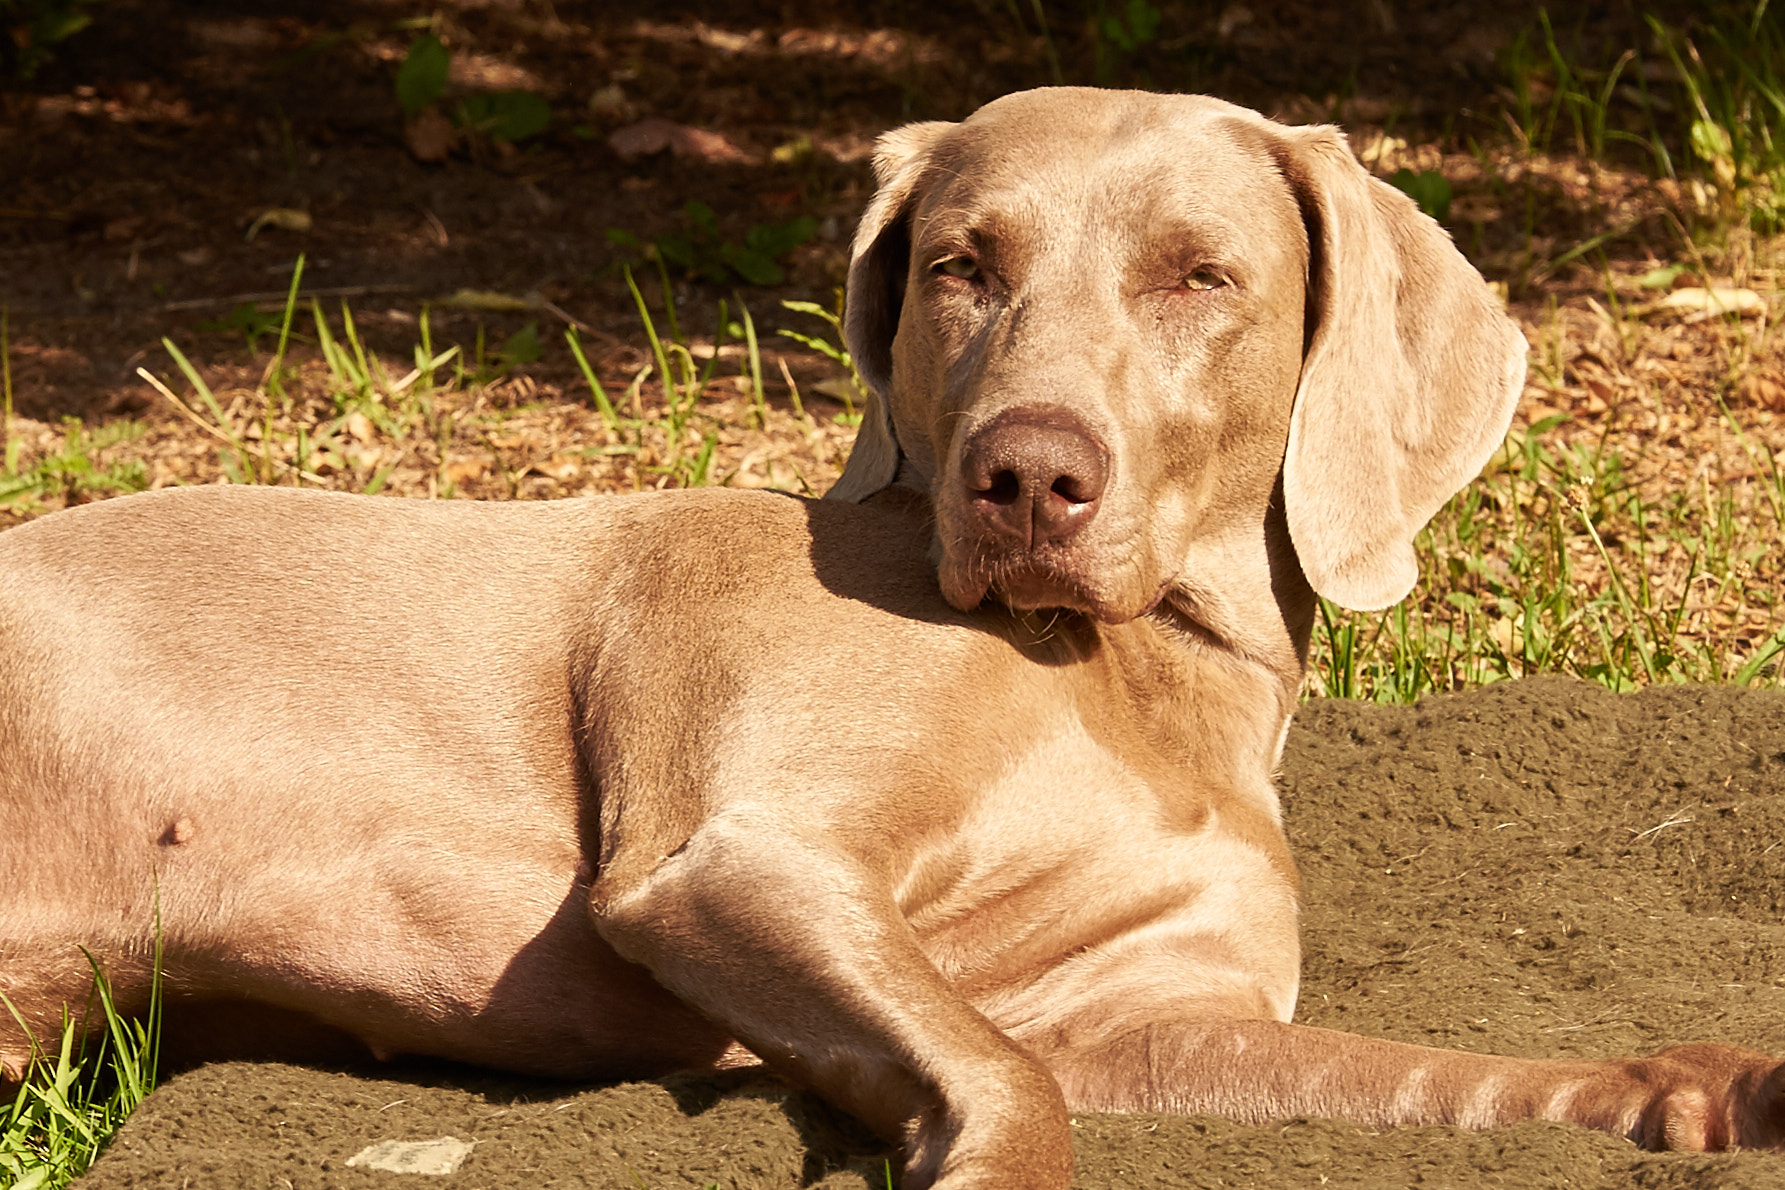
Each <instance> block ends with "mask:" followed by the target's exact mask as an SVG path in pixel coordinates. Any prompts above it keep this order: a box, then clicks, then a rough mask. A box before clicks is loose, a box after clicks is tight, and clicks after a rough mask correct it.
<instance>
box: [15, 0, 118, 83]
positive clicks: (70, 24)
mask: <svg viewBox="0 0 1785 1190" xmlns="http://www.w3.org/2000/svg"><path fill="white" fill-rule="evenodd" d="M94 2H95V0H0V79H6V78H14V79H18V80H20V81H21V82H23V81H27V80H29V79H30V78H31V76H33V75H35V74H36V73H37V72H38V71H39V70H41V69H42V68H43V67H44V65H45V64H46V63H48V62H49V60H50V59H51V57H53V56H54V54H55V51H56V47H57V46H59V45H61V44H62V43H63V42H65V41H67V40H68V39H69V38H71V37H73V36H74V35H75V34H76V33H79V32H80V31H81V30H82V29H85V28H86V27H87V26H88V25H91V24H92V23H93V14H92V13H91V12H89V11H88V10H89V9H90V8H92V7H93V4H94Z"/></svg>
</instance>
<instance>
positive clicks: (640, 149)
mask: <svg viewBox="0 0 1785 1190" xmlns="http://www.w3.org/2000/svg"><path fill="white" fill-rule="evenodd" d="M607 144H608V147H609V148H611V149H612V150H613V151H614V152H616V153H618V154H619V155H620V157H621V159H622V160H625V161H631V160H633V159H634V158H638V157H649V156H651V155H652V154H653V153H661V152H663V151H664V150H665V149H668V150H669V151H670V152H672V153H674V154H675V155H676V156H677V157H693V158H695V159H696V160H699V161H716V162H723V161H736V162H748V161H753V160H754V158H753V157H752V156H751V155H750V154H749V153H746V152H744V150H742V149H740V148H738V147H737V146H736V145H734V144H732V143H731V141H730V140H728V139H726V137H725V136H723V135H722V134H720V133H717V132H709V131H707V130H706V129H704V128H694V127H691V126H689V125H687V124H678V123H676V122H675V121H674V120H665V119H664V118H663V117H661V116H652V117H650V118H649V119H644V120H639V121H638V122H637V123H633V124H628V125H626V126H625V127H624V128H620V129H617V130H615V131H614V132H613V133H612V134H611V135H610V136H609V137H608V138H607Z"/></svg>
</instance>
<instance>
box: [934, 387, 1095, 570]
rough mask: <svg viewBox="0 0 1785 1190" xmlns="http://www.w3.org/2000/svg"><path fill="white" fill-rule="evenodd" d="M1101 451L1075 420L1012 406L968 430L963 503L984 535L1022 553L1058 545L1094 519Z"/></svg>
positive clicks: (1056, 411) (1052, 410)
mask: <svg viewBox="0 0 1785 1190" xmlns="http://www.w3.org/2000/svg"><path fill="white" fill-rule="evenodd" d="M1108 458H1109V451H1108V449H1107V448H1106V447H1105V446H1104V445H1103V443H1102V442H1100V441H1099V440H1098V439H1097V436H1096V435H1095V434H1092V433H1091V431H1090V430H1089V429H1087V428H1086V427H1085V424H1084V423H1083V422H1082V421H1080V420H1079V419H1078V417H1077V415H1075V414H1073V413H1071V412H1069V411H1068V410H1065V409H1060V408H1058V407H1055V406H1021V405H1019V406H1017V407H1016V408H1014V409H1008V410H1006V411H1004V412H1003V413H1000V414H999V415H998V416H997V417H995V418H993V419H992V420H991V421H990V422H988V423H987V424H986V425H984V426H982V427H981V428H980V429H979V430H977V431H975V432H974V434H973V436H972V437H971V438H969V439H968V440H967V445H966V448H965V450H963V451H962V453H961V472H962V477H963V479H964V480H965V481H966V484H967V501H968V506H969V507H970V508H971V509H972V510H973V514H974V515H975V516H976V517H977V518H978V519H979V521H980V523H981V524H982V526H983V527H984V528H985V530H987V531H988V532H991V533H993V534H996V535H997V536H999V537H1002V538H1004V539H1005V541H1006V543H1007V544H1009V545H1015V546H1018V547H1020V548H1023V549H1034V548H1036V547H1037V546H1041V545H1046V544H1050V543H1057V542H1062V541H1065V540H1066V539H1067V538H1069V537H1071V536H1072V535H1073V534H1075V533H1077V532H1079V531H1080V530H1081V529H1083V528H1084V527H1085V526H1086V525H1087V524H1089V523H1090V522H1091V518H1092V517H1094V516H1096V515H1097V502H1098V500H1099V499H1101V498H1102V496H1103V489H1104V485H1105V484H1107V483H1108V482H1109V463H1108Z"/></svg>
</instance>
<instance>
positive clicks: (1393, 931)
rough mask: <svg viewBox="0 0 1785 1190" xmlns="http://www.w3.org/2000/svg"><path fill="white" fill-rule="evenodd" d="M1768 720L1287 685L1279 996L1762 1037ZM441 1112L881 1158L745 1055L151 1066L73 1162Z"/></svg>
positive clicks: (759, 1154) (537, 1160)
mask: <svg viewBox="0 0 1785 1190" xmlns="http://www.w3.org/2000/svg"><path fill="white" fill-rule="evenodd" d="M1782 748H1785V693H1782V692H1737V691H1734V690H1730V689H1725V688H1714V687H1709V688H1707V687H1676V688H1667V689H1659V688H1658V689H1652V690H1649V691H1645V692H1643V693H1640V694H1634V695H1621V696H1620V695H1611V694H1607V693H1605V692H1603V691H1601V690H1599V689H1598V688H1596V687H1592V686H1587V685H1583V684H1578V683H1574V682H1570V681H1565V680H1562V679H1529V680H1525V681H1520V682H1513V683H1507V684H1503V685H1499V686H1492V687H1488V688H1486V689H1484V690H1478V691H1472V692H1469V693H1465V694H1458V695H1446V696H1442V697H1439V698H1435V699H1431V700H1428V701H1426V702H1424V703H1421V704H1419V705H1417V706H1414V707H1410V708H1385V707H1376V706H1371V705H1366V704H1359V703H1354V702H1339V701H1319V702H1311V703H1309V704H1308V705H1306V706H1305V707H1304V708H1303V709H1302V711H1301V713H1300V714H1299V716H1298V717H1297V719H1296V723H1295V727H1294V729H1293V730H1292V732H1291V735H1290V740H1289V747H1288V753H1287V757H1286V760H1285V764H1284V771H1283V779H1282V789H1283V794H1284V803H1285V807H1286V810H1287V816H1288V827H1289V833H1290V836H1291V838H1292V840H1293V842H1294V844H1295V847H1296V850H1297V854H1298V856H1299V857H1300V860H1301V863H1302V872H1303V877H1304V888H1305V904H1306V917H1305V923H1304V931H1303V933H1304V946H1305V951H1306V959H1305V964H1304V969H1305V976H1304V984H1303V990H1302V999H1301V1009H1300V1012H1299V1014H1298V1017H1299V1019H1300V1020H1302V1021H1303V1022H1305V1023H1308V1024H1315V1025H1323V1026H1328V1027H1333V1028H1341V1029H1347V1030H1351V1031H1355V1032H1359V1033H1365V1034H1370V1035H1375V1036H1381V1037H1388V1038H1394V1039H1397V1040H1402V1041H1411V1042H1420V1043H1425V1044H1431V1045H1440V1046H1446V1047H1453V1048H1460V1049H1469V1050H1478V1051H1493V1052H1499V1053H1507V1054H1518V1055H1527V1056H1542V1055H1556V1056H1562V1055H1573V1056H1583V1057H1592V1056H1605V1055H1618V1054H1631V1053H1646V1052H1649V1051H1651V1050H1654V1049H1657V1048H1660V1047H1661V1046H1663V1045H1666V1044H1670V1043H1674V1042H1681V1041H1689V1040H1716V1041H1726V1042H1733V1043H1739V1044H1745V1045H1751V1046H1755V1047H1757V1048H1763V1049H1768V1050H1771V1051H1773V1052H1781V1051H1785V926H1781V925H1780V908H1781V901H1782V900H1785V848H1781V847H1780V846H1779V842H1778V841H1779V840H1781V839H1785V750H1781V749H1782ZM1075 1127H1076V1129H1077V1131H1076V1133H1075V1148H1076V1152H1077V1158H1078V1175H1077V1178H1076V1179H1075V1182H1074V1184H1075V1185H1076V1186H1079V1187H1083V1188H1085V1190H1103V1188H1105V1187H1110V1188H1114V1187H1123V1188H1134V1187H1154V1186H1157V1187H1166V1186H1170V1187H1218V1186H1249V1187H1257V1188H1260V1190H1273V1188H1276V1187H1285V1188H1287V1187H1306V1186H1327V1185H1330V1186H1341V1187H1343V1186H1356V1187H1383V1186H1416V1185H1419V1186H1444V1187H1454V1188H1457V1190H1473V1188H1477V1187H1480V1188H1483V1190H1485V1188H1487V1187H1516V1188H1518V1190H1530V1188H1535V1187H1552V1186H1553V1187H1564V1186H1566V1187H1575V1188H1587V1187H1605V1188H1607V1190H1609V1188H1612V1187H1625V1186H1633V1185H1636V1186H1644V1187H1681V1188H1685V1187H1693V1188H1695V1190H1702V1188H1707V1187H1785V1158H1782V1157H1776V1156H1771V1155H1762V1154H1752V1153H1744V1154H1736V1155H1717V1156H1681V1155H1668V1154H1645V1153H1641V1152H1639V1151H1637V1150H1636V1149H1635V1148H1633V1147H1631V1146H1630V1145H1628V1144H1626V1143H1625V1142H1623V1141H1621V1140H1617V1139H1614V1138H1611V1137H1605V1136H1599V1135H1596V1134H1592V1133H1588V1132H1586V1131H1584V1130H1580V1129H1575V1128H1570V1127H1564V1126H1561V1125H1551V1124H1526V1125H1520V1126H1518V1127H1513V1128H1507V1129H1502V1130H1499V1131H1496V1132H1491V1133H1485V1134H1471V1133H1465V1132H1462V1131H1459V1130H1456V1129H1452V1128H1444V1127H1429V1128H1417V1129H1407V1130H1401V1131H1393V1132H1386V1133H1371V1132H1369V1131H1367V1130H1364V1129H1360V1128H1358V1127H1355V1126H1353V1125H1348V1124H1344V1123H1339V1122H1333V1121H1324V1120H1298V1121H1293V1122H1290V1123H1287V1124H1285V1125H1281V1126H1273V1127H1246V1126H1242V1125H1238V1124H1234V1123H1231V1122H1228V1121H1223V1120H1215V1119H1208V1118H1202V1117H1193V1118H1171V1117H1161V1116H1087V1117H1083V1118H1080V1119H1078V1120H1077V1121H1076V1122H1075ZM441 1136H452V1137H456V1138H457V1139H459V1140H463V1141H474V1142H476V1143H475V1147H474V1148H473V1150H472V1152H471V1154H470V1156H469V1157H467V1158H466V1159H465V1161H464V1164H463V1165H462V1166H461V1167H460V1169H459V1170H458V1172H457V1173H455V1174H453V1175H451V1176H450V1177H449V1178H446V1179H445V1180H444V1181H443V1183H442V1184H445V1185H451V1186H463V1187H466V1188H467V1190H469V1188H472V1187H523V1186H526V1187H532V1186H585V1185H586V1186H598V1187H610V1186H611V1187H616V1188H619V1187H634V1186H644V1187H650V1188H651V1190H656V1188H657V1187H670V1186H693V1187H706V1186H711V1185H715V1184H716V1185H718V1186H720V1187H722V1188H725V1190H734V1188H735V1190H746V1188H748V1190H755V1188H758V1187H760V1188H765V1190H767V1188H776V1190H778V1188H782V1187H786V1188H788V1190H791V1188H793V1187H796V1186H811V1185H818V1186H823V1187H826V1188H829V1190H844V1188H845V1187H848V1188H862V1187H867V1186H873V1187H880V1186H884V1185H885V1184H886V1180H885V1179H886V1173H885V1170H886V1166H885V1160H886V1157H885V1154H884V1153H883V1152H882V1151H881V1150H880V1149H879V1148H878V1147H877V1146H875V1145H874V1144H873V1143H872V1142H871V1140H869V1139H868V1138H866V1137H864V1136H863V1134H862V1133H861V1131H860V1130H859V1129H858V1128H856V1127H855V1126H854V1125H852V1124H851V1123H850V1122H849V1121H848V1120H846V1119H843V1118H840V1117H839V1116H838V1115H837V1114H836V1113H834V1112H832V1111H831V1110H830V1109H828V1108H827V1107H825V1106H824V1105H823V1104H821V1103H819V1102H818V1101H816V1100H814V1099H812V1098H811V1097H809V1096H805V1095H800V1094H796V1093H792V1092H790V1091H789V1090H788V1089H787V1088H785V1087H784V1086H782V1085H780V1084H778V1083H775V1082H773V1081H771V1080H767V1079H764V1078H762V1077H760V1076H757V1075H753V1074H750V1073H748V1072H738V1073H734V1074H731V1075H727V1076H724V1077H720V1078H688V1077H684V1078H672V1079H665V1080H662V1081H659V1082H651V1083H634V1084H627V1085H622V1086H615V1087H597V1088H574V1087H565V1086H562V1085H555V1084H541V1083H528V1082H520V1081H515V1080H510V1079H501V1078H493V1077H490V1076H487V1075H480V1074H472V1073H464V1072H458V1071H442V1070H439V1069H431V1070H420V1071H401V1070H389V1069H385V1070H377V1071H372V1072H347V1071H338V1070H311V1069H303V1068H298V1067H293V1066H284V1065H266V1066H256V1065H250V1064H224V1065H214V1066H209V1067H204V1068H201V1069H199V1070H197V1071H194V1072H192V1073H189V1074H185V1075H181V1076H179V1077H176V1078H175V1079H173V1080H172V1081H171V1082H170V1083H169V1084H168V1085H166V1086H165V1087H163V1088H162V1089H160V1090H158V1091H157V1092H155V1094H154V1095H153V1096H151V1097H150V1099H149V1100H148V1101H147V1102H146V1103H145V1104H144V1105H143V1107H142V1108H141V1109H139V1110H138V1112H137V1113H136V1115H135V1116H134V1117H133V1118H132V1119H131V1120H130V1121H129V1122H128V1123H127V1124H126V1125H125V1127H124V1129H123V1130H122V1132H121V1133H120V1134H119V1135H118V1137H117V1139H116V1140H115V1141H114V1143H113V1146H112V1148H111V1149H110V1150H109V1152H108V1153H107V1154H106V1156H105V1157H103V1158H102V1159H101V1160H100V1162H99V1164H98V1165H97V1166H96V1167H95V1168H94V1169H93V1171H92V1172H91V1173H89V1174H88V1175H87V1177H86V1178H84V1179H83V1180H82V1181H81V1182H80V1183H79V1185H80V1186H81V1187H83V1190H111V1188H114V1187H115V1188H118V1190H124V1188H130V1190H146V1188H154V1190H161V1188H167V1190H183V1188H184V1187H187V1186H241V1187H250V1186H252V1187H261V1186H265V1187H269V1188H272V1187H286V1188H290V1190H303V1188H304V1187H318V1186H336V1185H362V1184H372V1183H374V1182H379V1181H382V1182H386V1183H388V1182H389V1180H390V1179H391V1178H393V1177H397V1176H398V1175H394V1174H387V1173H382V1172H372V1171H368V1170H365V1169H360V1168H347V1167H345V1166H344V1164H343V1163H344V1162H345V1160H346V1159H347V1158H349V1157H351V1156H353V1155H354V1154H356V1153H357V1152H359V1151H360V1150H362V1149H363V1148H365V1147H366V1146H368V1145H371V1144H373V1143H375V1142H378V1141H381V1140H431V1139H434V1138H437V1137H441Z"/></svg>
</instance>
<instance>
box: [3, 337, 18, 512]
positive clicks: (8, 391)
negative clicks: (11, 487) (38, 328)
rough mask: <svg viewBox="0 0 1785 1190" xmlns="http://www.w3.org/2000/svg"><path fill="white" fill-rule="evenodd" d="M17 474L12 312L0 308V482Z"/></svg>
mask: <svg viewBox="0 0 1785 1190" xmlns="http://www.w3.org/2000/svg"><path fill="white" fill-rule="evenodd" d="M18 473H19V442H18V439H16V438H14V437H13V436H12V312H11V311H10V310H8V309H7V308H6V307H5V306H0V480H6V479H11V478H12V477H13V476H15V475H17V474H18Z"/></svg>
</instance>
